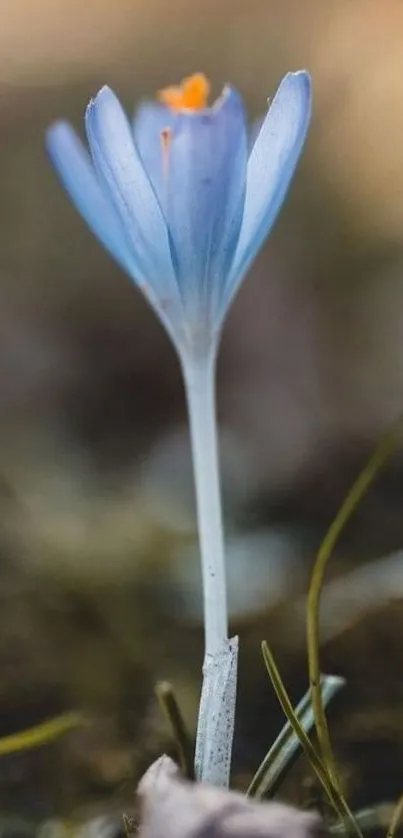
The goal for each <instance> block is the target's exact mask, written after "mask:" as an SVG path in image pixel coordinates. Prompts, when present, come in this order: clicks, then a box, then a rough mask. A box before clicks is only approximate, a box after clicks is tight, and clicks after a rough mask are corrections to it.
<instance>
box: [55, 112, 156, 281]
mask: <svg viewBox="0 0 403 838" xmlns="http://www.w3.org/2000/svg"><path fill="white" fill-rule="evenodd" d="M46 145H47V150H48V152H49V155H50V158H51V160H52V162H53V164H54V166H55V168H56V170H57V172H58V174H59V176H60V179H61V181H62V183H63V186H64V188H65V189H66V191H67V192H68V194H69V196H70V198H71V200H72V201H73V203H74V204H75V205H76V207H77V209H78V211H79V212H80V213H81V215H82V216H83V218H84V219H85V221H86V222H87V224H88V226H89V227H90V229H91V230H92V232H93V233H94V234H95V235H96V236H97V238H98V239H99V240H100V241H101V243H102V244H103V245H104V247H105V248H106V250H108V251H109V253H111V254H112V256H113V257H114V258H115V259H116V261H117V262H119V264H120V265H121V266H122V267H123V268H124V270H126V271H128V273H131V272H132V269H133V267H134V266H133V264H132V258H131V256H130V253H129V248H128V246H127V242H126V239H125V236H124V234H123V232H122V229H121V225H120V221H119V218H118V216H117V214H116V212H115V211H114V208H113V206H111V204H110V203H109V201H108V200H107V199H106V197H105V195H104V193H103V191H102V189H101V187H100V185H99V183H98V180H97V176H96V173H95V171H94V167H93V165H92V161H91V159H90V157H89V155H88V153H87V151H86V149H85V148H84V146H83V144H82V142H81V140H80V138H79V137H78V135H77V134H76V132H75V131H74V129H73V128H72V127H71V125H69V123H68V122H56V123H55V124H54V125H52V126H51V127H50V128H49V129H48V131H47V134H46ZM139 278H140V279H141V277H139Z"/></svg>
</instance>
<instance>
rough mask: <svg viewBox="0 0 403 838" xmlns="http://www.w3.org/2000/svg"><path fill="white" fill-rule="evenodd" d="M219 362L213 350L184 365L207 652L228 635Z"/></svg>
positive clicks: (218, 644) (209, 652) (220, 645)
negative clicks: (219, 440)
mask: <svg viewBox="0 0 403 838" xmlns="http://www.w3.org/2000/svg"><path fill="white" fill-rule="evenodd" d="M215 366H216V364H215V356H214V355H211V356H208V357H203V358H202V359H201V360H190V361H187V362H186V363H185V364H184V365H183V371H184V378H185V384H186V396H187V404H188V411H189V422H190V436H191V443H192V455H193V469H194V480H195V489H196V504H197V521H198V530H199V541H200V554H201V563H202V576H203V596H204V630H205V641H206V647H205V651H206V655H207V654H214V652H216V651H217V650H218V649H220V648H222V646H223V644H224V643H225V642H226V641H227V640H228V609H227V590H226V579H225V558H224V533H223V522H222V506H221V492H220V475H219V462H218V446H217V421H216V407H215Z"/></svg>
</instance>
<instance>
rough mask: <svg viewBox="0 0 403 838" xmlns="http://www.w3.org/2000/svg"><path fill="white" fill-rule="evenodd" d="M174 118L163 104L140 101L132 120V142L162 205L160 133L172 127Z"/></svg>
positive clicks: (162, 162)
mask: <svg viewBox="0 0 403 838" xmlns="http://www.w3.org/2000/svg"><path fill="white" fill-rule="evenodd" d="M175 118H176V117H175V114H174V113H173V112H172V111H171V110H170V109H169V108H167V107H165V105H161V104H159V103H158V102H142V103H141V104H140V105H139V107H138V108H137V110H136V113H135V117H134V120H133V135H134V142H135V143H136V147H137V150H138V152H139V155H140V157H141V160H142V163H143V166H144V168H145V170H146V172H147V174H148V177H149V178H150V181H151V183H152V185H153V187H154V189H155V191H156V193H157V196H158V199H159V202H160V204H161V206H162V207H163V205H164V199H165V196H164V190H163V182H164V160H163V149H162V140H161V133H162V131H164V130H165V129H166V128H168V129H171V128H172V127H173V125H174V123H175Z"/></svg>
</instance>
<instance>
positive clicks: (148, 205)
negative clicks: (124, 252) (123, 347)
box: [86, 87, 178, 306]
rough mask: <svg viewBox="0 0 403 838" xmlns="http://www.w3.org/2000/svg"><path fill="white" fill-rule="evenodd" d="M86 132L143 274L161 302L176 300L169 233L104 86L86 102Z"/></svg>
mask: <svg viewBox="0 0 403 838" xmlns="http://www.w3.org/2000/svg"><path fill="white" fill-rule="evenodd" d="M86 128H87V135H88V141H89V144H90V148H91V153H92V157H93V160H94V164H95V167H96V169H97V171H98V173H99V176H100V178H101V182H102V184H103V186H104V188H105V190H106V193H107V194H108V195H109V196H110V199H111V201H112V203H113V205H114V206H115V209H116V211H117V213H118V215H119V217H120V220H121V223H122V225H123V227H124V230H125V234H126V237H127V240H128V242H129V244H130V245H131V249H132V251H133V253H134V254H135V257H136V261H138V262H139V265H140V266H141V271H142V275H143V276H144V277H147V283H148V284H149V285H150V286H152V288H153V291H154V293H155V294H156V295H157V297H161V302H162V303H163V304H164V305H166V306H169V305H170V304H171V303H174V302H175V301H176V300H177V297H178V291H177V287H176V282H175V275H174V271H173V266H172V260H171V255H170V249H169V243H168V232H167V228H166V224H165V221H164V217H163V215H162V212H161V208H160V206H159V203H158V200H157V197H156V194H155V192H154V189H153V187H152V185H151V183H150V180H149V178H148V175H147V173H146V171H145V169H144V167H143V164H142V162H141V160H140V157H139V154H138V152H137V150H136V147H135V145H134V140H133V136H132V131H131V127H130V124H129V122H128V120H127V118H126V116H125V114H124V111H123V109H122V107H121V105H120V103H119V101H118V99H117V97H116V96H115V94H114V93H113V92H112V91H111V90H109V88H107V87H103V88H102V90H101V91H100V92H99V93H98V95H97V97H96V98H95V99H94V100H93V101H92V102H90V104H89V106H88V108H87V112H86Z"/></svg>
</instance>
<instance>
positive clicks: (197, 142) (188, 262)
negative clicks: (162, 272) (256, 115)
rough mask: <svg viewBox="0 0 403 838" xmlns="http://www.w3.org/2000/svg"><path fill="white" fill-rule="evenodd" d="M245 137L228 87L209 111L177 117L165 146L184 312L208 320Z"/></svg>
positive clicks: (231, 223) (229, 244) (232, 227)
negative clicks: (167, 152) (168, 143)
mask: <svg viewBox="0 0 403 838" xmlns="http://www.w3.org/2000/svg"><path fill="white" fill-rule="evenodd" d="M246 162H247V135H246V125H245V115H244V109H243V104H242V100H241V98H240V97H239V95H238V94H237V93H236V92H235V91H234V90H231V89H229V88H227V89H226V90H225V91H224V94H223V96H222V97H221V99H220V100H219V101H218V102H217V103H216V105H215V106H213V108H211V109H209V110H204V111H197V112H188V113H186V112H180V113H179V114H178V115H177V118H176V121H175V125H174V131H173V137H172V141H171V144H170V147H169V158H168V169H167V180H168V182H167V204H166V218H167V223H168V229H169V233H170V240H171V250H172V259H173V262H174V266H175V271H176V275H177V280H178V284H179V287H180V289H181V292H182V299H183V301H184V306H185V309H186V312H187V314H188V315H190V316H191V317H193V318H196V319H197V322H200V321H202V320H203V318H204V319H205V321H207V322H211V323H213V322H214V317H215V314H214V312H215V311H216V310H217V308H218V306H219V301H220V297H221V293H222V290H223V285H224V282H225V277H226V274H227V271H228V269H229V266H230V264H231V261H232V259H233V254H234V250H235V247H236V242H237V240H238V235H239V230H240V226H241V221H242V211H243V201H244V190H245V174H246Z"/></svg>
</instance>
